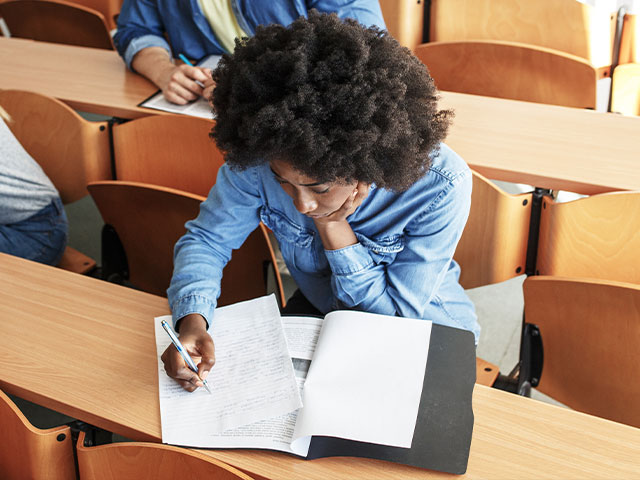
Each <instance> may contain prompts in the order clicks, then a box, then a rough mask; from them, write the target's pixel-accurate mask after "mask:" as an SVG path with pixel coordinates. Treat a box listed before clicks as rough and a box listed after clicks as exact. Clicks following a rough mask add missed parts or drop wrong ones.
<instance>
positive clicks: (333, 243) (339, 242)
mask: <svg viewBox="0 0 640 480" xmlns="http://www.w3.org/2000/svg"><path fill="white" fill-rule="evenodd" d="M316 229H317V230H318V234H319V235H320V240H321V241H322V245H323V246H324V248H325V250H339V249H341V248H345V247H348V246H350V245H355V244H356V243H358V239H357V238H356V236H355V234H354V233H353V230H352V228H351V225H349V222H347V221H346V220H343V221H340V222H331V223H319V222H316Z"/></svg>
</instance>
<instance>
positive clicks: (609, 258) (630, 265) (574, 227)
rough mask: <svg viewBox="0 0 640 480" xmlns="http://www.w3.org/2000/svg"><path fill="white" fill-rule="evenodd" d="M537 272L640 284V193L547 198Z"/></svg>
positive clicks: (543, 213)
mask: <svg viewBox="0 0 640 480" xmlns="http://www.w3.org/2000/svg"><path fill="white" fill-rule="evenodd" d="M536 271H537V272H538V273H539V274H540V275H556V276H564V277H587V278H598V279H603V280H614V281H622V282H630V283H636V284H640V192H615V193H604V194H600V195H593V196H591V197H586V198H581V199H579V200H575V201H573V202H566V203H556V202H553V201H552V200H550V199H549V198H545V199H543V203H542V213H541V218H540V234H539V243H538V256H537V262H536Z"/></svg>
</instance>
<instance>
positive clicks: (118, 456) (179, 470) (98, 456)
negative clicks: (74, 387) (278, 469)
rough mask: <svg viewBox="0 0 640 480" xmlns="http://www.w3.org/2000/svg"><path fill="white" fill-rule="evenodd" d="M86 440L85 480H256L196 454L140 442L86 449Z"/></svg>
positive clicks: (81, 462)
mask: <svg viewBox="0 0 640 480" xmlns="http://www.w3.org/2000/svg"><path fill="white" fill-rule="evenodd" d="M84 437H85V434H84V432H81V433H80V436H79V437H78V446H77V452H78V467H79V470H80V478H81V479H82V480H119V479H126V478H131V479H136V480H174V479H176V478H185V479H190V478H193V479H195V478H203V479H204V478H213V479H215V480H237V479H240V480H252V478H251V477H250V476H249V475H247V474H245V473H243V472H241V471H240V470H238V469H236V468H233V467H231V466H229V465H227V464H226V463H224V462H221V461H220V460H216V459H214V458H211V457H208V456H206V455H203V454H202V453H199V452H197V451H194V450H189V449H186V448H179V447H172V446H169V445H159V444H155V443H139V442H125V443H113V444H110V445H100V446H97V447H85V446H84Z"/></svg>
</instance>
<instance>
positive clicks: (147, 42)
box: [124, 35, 171, 71]
mask: <svg viewBox="0 0 640 480" xmlns="http://www.w3.org/2000/svg"><path fill="white" fill-rule="evenodd" d="M148 47H162V48H164V49H165V50H166V51H167V52H168V53H169V57H171V47H169V44H168V43H167V42H166V40H165V39H164V38H162V37H158V36H156V35H143V36H141V37H137V38H134V39H133V40H131V41H130V42H129V46H128V47H127V49H126V50H125V52H124V61H125V63H126V64H127V67H129V70H131V71H135V70H133V67H132V66H131V62H132V61H133V57H135V56H136V54H137V53H138V52H139V51H140V50H142V49H143V48H148Z"/></svg>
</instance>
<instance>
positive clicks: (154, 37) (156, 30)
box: [113, 0, 171, 69]
mask: <svg viewBox="0 0 640 480" xmlns="http://www.w3.org/2000/svg"><path fill="white" fill-rule="evenodd" d="M163 34H164V24H163V21H162V19H161V17H160V14H159V12H158V6H157V3H156V2H155V1H151V0H125V1H124V3H123V4H122V9H121V10H120V14H119V15H118V30H117V31H116V34H115V36H114V37H113V42H114V44H115V46H116V49H117V50H118V53H119V54H120V56H121V57H122V58H123V59H124V61H125V63H126V64H127V67H128V68H130V69H131V61H132V60H133V57H134V56H135V55H136V53H138V52H139V51H140V50H142V49H143V48H147V47H162V48H164V49H165V50H167V52H169V53H171V47H170V46H169V44H168V43H167V41H166V40H165V39H164V36H163Z"/></svg>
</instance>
